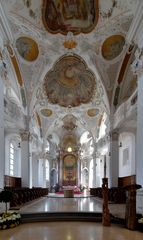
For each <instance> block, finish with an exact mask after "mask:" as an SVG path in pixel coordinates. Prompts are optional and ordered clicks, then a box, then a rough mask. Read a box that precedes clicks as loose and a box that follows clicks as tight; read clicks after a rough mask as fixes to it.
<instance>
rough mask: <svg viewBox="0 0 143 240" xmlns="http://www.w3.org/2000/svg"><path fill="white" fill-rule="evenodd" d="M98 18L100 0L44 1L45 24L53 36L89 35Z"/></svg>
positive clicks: (43, 17) (43, 15)
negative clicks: (56, 34)
mask: <svg viewBox="0 0 143 240" xmlns="http://www.w3.org/2000/svg"><path fill="white" fill-rule="evenodd" d="M98 16H99V7H98V0H43V8H42V20H43V24H44V26H45V28H46V29H47V31H49V32H50V33H53V34H55V33H61V34H64V35H66V34H67V33H68V32H72V33H73V34H79V33H89V32H91V31H92V30H93V29H94V28H95V26H96V24H97V22H98Z"/></svg>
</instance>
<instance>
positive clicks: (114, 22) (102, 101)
mask: <svg viewBox="0 0 143 240" xmlns="http://www.w3.org/2000/svg"><path fill="white" fill-rule="evenodd" d="M139 1H140V0H136V1H134V0H124V1H123V0H118V1H117V0H41V1H39V0H3V1H0V6H1V3H2V7H3V9H4V14H5V22H3V26H4V25H5V26H6V28H7V27H8V26H9V27H8V28H7V36H8V39H7V41H8V43H10V44H9V47H8V48H7V50H8V52H9V58H10V61H11V64H12V67H13V72H14V73H15V76H16V77H17V85H18V88H19V89H20V91H19V92H20V93H21V94H20V95H21V99H22V102H23V106H24V107H25V109H26V107H29V108H28V109H29V114H30V117H31V119H32V116H33V113H34V112H37V114H39V117H38V119H39V118H40V121H41V124H40V126H39V128H40V131H41V129H42V131H41V132H42V136H43V137H45V139H46V137H47V136H48V135H49V134H50V135H51V136H52V140H51V141H54V140H55V139H56V138H55V136H57V135H58V136H63V132H68V133H69V132H71V131H74V133H76V136H78V137H79V136H80V135H81V134H82V133H83V131H86V130H88V131H89V132H91V133H92V134H93V137H94V139H96V137H97V135H98V132H99V131H98V130H99V127H100V122H101V119H102V117H101V114H102V113H104V112H106V113H107V115H110V110H111V109H112V107H113V108H115V107H116V106H118V105H119V104H120V102H121V101H123V99H126V97H127V96H128V93H129V91H128V90H127V91H123V90H122V87H123V86H128V87H129V86H130V92H132V89H133V90H134V88H135V87H136V84H135V83H136V82H135V80H133V81H132V82H131V79H133V76H132V75H131V74H129V75H128V76H130V77H129V79H130V84H129V85H128V84H127V85H126V84H125V83H124V81H125V78H126V72H127V71H128V65H129V63H130V61H132V58H131V55H132V52H131V51H129V48H128V47H129V44H128V42H127V40H126V39H127V37H128V32H129V29H130V27H131V25H132V24H133V19H134V17H135V16H136V5H137V2H139ZM0 26H1V23H0ZM5 30H6V29H5ZM5 53H6V51H5ZM2 54H3V53H2ZM8 67H9V66H8ZM7 84H9V83H8V81H7ZM17 85H16V87H17ZM34 115H35V114H34ZM31 121H32V120H31ZM35 122H36V120H35ZM35 122H34V124H33V125H35V126H37V124H35ZM31 126H32V124H31ZM31 131H33V133H35V134H37V132H36V127H33V128H31ZM54 134H55V135H54ZM53 139H54V140H53ZM55 142H56V140H55Z"/></svg>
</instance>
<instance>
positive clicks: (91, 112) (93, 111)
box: [87, 108, 99, 117]
mask: <svg viewBox="0 0 143 240" xmlns="http://www.w3.org/2000/svg"><path fill="white" fill-rule="evenodd" d="M98 113H99V109H96V108H91V109H88V111H87V114H88V116H89V117H95V116H96V115H98Z"/></svg>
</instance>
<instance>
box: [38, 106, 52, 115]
mask: <svg viewBox="0 0 143 240" xmlns="http://www.w3.org/2000/svg"><path fill="white" fill-rule="evenodd" d="M40 112H41V114H42V115H43V116H44V117H50V116H51V115H52V113H53V112H52V110H51V109H48V108H43V109H41V110H40Z"/></svg>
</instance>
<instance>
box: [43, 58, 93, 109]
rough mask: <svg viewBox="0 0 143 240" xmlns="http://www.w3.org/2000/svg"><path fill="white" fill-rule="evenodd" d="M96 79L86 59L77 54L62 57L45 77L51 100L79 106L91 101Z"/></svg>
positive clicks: (70, 105) (53, 102) (45, 86)
mask: <svg viewBox="0 0 143 240" xmlns="http://www.w3.org/2000/svg"><path fill="white" fill-rule="evenodd" d="M95 87H96V81H95V76H94V74H93V73H92V72H91V71H90V70H89V69H88V67H87V65H86V63H85V62H84V60H83V59H82V58H80V57H77V55H73V56H65V57H63V58H61V59H60V60H59V61H58V62H57V63H56V64H55V66H54V67H53V69H52V70H51V71H49V72H48V73H47V74H46V76H45V78H44V88H45V92H46V94H47V97H48V99H49V101H50V102H51V103H52V104H58V105H60V106H63V107H77V106H79V105H81V104H85V103H89V102H90V101H91V99H92V97H93V95H94V90H95Z"/></svg>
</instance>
